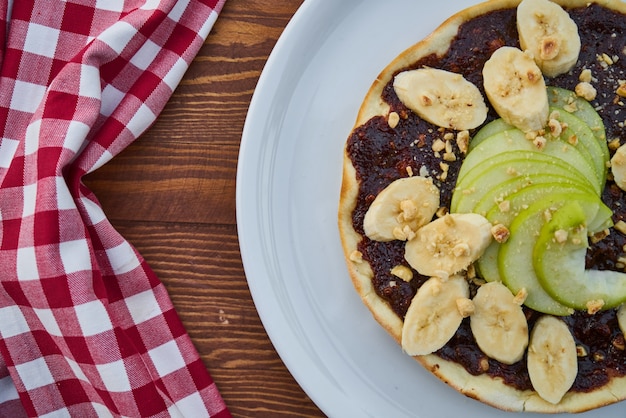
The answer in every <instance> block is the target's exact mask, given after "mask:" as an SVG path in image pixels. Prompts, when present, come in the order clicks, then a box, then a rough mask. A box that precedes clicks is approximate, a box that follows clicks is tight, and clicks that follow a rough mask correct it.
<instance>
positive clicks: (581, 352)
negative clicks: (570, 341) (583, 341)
mask: <svg viewBox="0 0 626 418" xmlns="http://www.w3.org/2000/svg"><path fill="white" fill-rule="evenodd" d="M588 354H589V353H588V352H587V349H586V348H585V347H584V346H582V345H577V346H576V355H577V356H578V357H587V355H588Z"/></svg>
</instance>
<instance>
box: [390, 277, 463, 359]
mask: <svg viewBox="0 0 626 418" xmlns="http://www.w3.org/2000/svg"><path fill="white" fill-rule="evenodd" d="M468 296H469V285H468V284H467V281H465V278H463V277H462V276H452V277H450V278H449V279H448V280H442V279H440V278H438V277H432V278H430V279H428V280H427V281H426V282H425V283H424V284H423V285H422V286H421V287H420V288H419V290H418V291H417V293H416V294H415V296H414V297H413V300H412V301H411V305H410V306H409V309H408V310H407V312H406V316H405V317H404V325H403V327H402V349H403V350H404V351H405V352H406V353H407V354H409V355H411V356H419V355H426V354H430V353H433V352H435V351H437V350H439V349H440V348H441V347H443V346H444V345H445V344H446V343H447V342H448V341H449V340H450V338H452V336H453V335H454V333H455V332H456V330H457V329H458V328H459V325H461V321H462V320H463V315H462V314H461V312H459V309H458V307H457V300H459V299H467V298H468Z"/></svg>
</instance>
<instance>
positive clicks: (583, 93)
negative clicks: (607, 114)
mask: <svg viewBox="0 0 626 418" xmlns="http://www.w3.org/2000/svg"><path fill="white" fill-rule="evenodd" d="M574 91H575V92H576V95H577V96H579V97H582V98H583V99H585V100H587V101H588V102H590V101H592V100H594V99H595V98H596V95H597V94H598V92H597V91H596V88H595V87H594V86H592V85H591V83H588V82H586V81H581V82H580V83H578V84H577V85H576V87H575V88H574Z"/></svg>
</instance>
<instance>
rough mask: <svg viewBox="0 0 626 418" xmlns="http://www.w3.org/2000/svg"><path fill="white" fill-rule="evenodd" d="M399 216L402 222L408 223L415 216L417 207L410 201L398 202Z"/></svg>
mask: <svg viewBox="0 0 626 418" xmlns="http://www.w3.org/2000/svg"><path fill="white" fill-rule="evenodd" d="M400 215H401V216H402V218H403V220H405V221H410V220H413V219H415V217H416V216H417V205H416V204H415V202H414V201H412V200H411V199H406V200H403V201H402V202H400Z"/></svg>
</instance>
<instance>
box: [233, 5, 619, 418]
mask: <svg viewBox="0 0 626 418" xmlns="http://www.w3.org/2000/svg"><path fill="white" fill-rule="evenodd" d="M472 3H475V1H472V0H462V1H461V0H439V1H430V0H429V1H422V0H385V1H381V0H342V1H336V0H306V1H305V3H304V5H303V6H302V7H301V8H300V10H299V11H298V12H297V13H296V15H295V16H294V18H293V19H292V21H291V22H290V24H289V25H288V27H287V28H286V30H285V31H284V33H283V35H282V36H281V38H280V40H279V41H278V43H277V45H276V47H275V49H274V51H273V52H272V54H271V57H270V59H269V60H268V62H267V65H266V67H265V69H264V71H263V74H262V76H261V78H260V80H259V84H258V86H257V89H256V91H255V94H254V97H253V100H252V103H251V105H250V110H249V113H248V117H247V120H246V124H245V128H244V133H243V138H242V144H241V151H240V157H239V166H238V173H237V222H238V230H239V239H240V245H241V252H242V257H243V262H244V267H245V271H246V275H247V278H248V283H249V287H250V290H251V292H252V296H253V298H254V301H255V304H256V307H257V309H258V311H259V315H260V317H261V319H262V321H263V324H264V326H265V328H266V330H267V332H268V334H269V336H270V338H271V340H272V342H273V344H274V346H275V347H276V350H277V351H278V353H279V354H280V356H281V358H282V360H283V361H284V362H285V364H286V366H287V367H288V368H289V370H290V371H291V373H292V374H293V376H294V377H295V379H296V380H297V381H298V383H299V384H300V385H301V386H302V388H303V389H304V390H305V391H306V393H307V394H308V395H309V396H310V397H311V398H312V399H313V401H314V402H315V403H316V404H317V405H318V406H319V407H320V409H322V411H324V413H325V414H327V415H328V416H331V417H360V416H363V417H395V418H400V417H417V418H437V417H459V416H468V417H478V416H480V417H484V418H490V417H505V416H511V415H512V414H510V413H505V412H502V411H499V410H496V409H494V408H491V407H488V406H486V405H483V404H481V403H479V402H477V401H474V400H472V399H469V398H466V397H465V396H463V395H461V394H459V393H457V392H456V391H454V390H453V389H451V388H449V387H448V386H447V385H445V384H443V383H442V382H440V381H439V380H438V379H437V378H435V377H433V376H432V375H430V374H429V373H428V372H426V371H425V370H423V369H422V367H421V366H420V365H419V364H418V363H417V362H415V361H414V360H413V359H411V358H410V357H409V356H407V355H405V354H403V353H402V351H401V350H400V347H399V346H397V345H396V343H395V342H394V341H393V340H392V339H391V337H389V336H388V335H387V334H386V332H385V331H384V330H383V329H382V328H381V327H380V326H379V325H378V324H377V323H376V322H375V321H374V319H372V317H371V315H370V313H369V311H368V310H367V309H366V308H365V306H364V305H363V304H362V303H361V300H360V298H359V296H358V295H357V294H356V292H355V291H354V289H353V287H352V283H351V281H350V279H349V276H348V273H347V270H346V267H345V263H344V259H343V256H342V250H341V245H340V240H339V234H338V231H337V204H338V199H339V189H340V181H341V168H342V150H343V146H344V142H345V140H346V138H347V136H348V134H349V132H350V129H351V127H352V125H353V123H354V120H355V118H356V113H357V110H358V108H359V106H360V104H361V101H362V98H363V97H364V95H365V93H366V92H367V89H368V88H369V86H370V84H371V83H372V81H373V80H374V79H375V77H376V75H377V74H378V73H379V72H380V71H381V70H382V69H383V68H384V67H385V66H386V65H387V64H388V63H389V62H390V61H391V60H392V59H393V58H394V57H395V56H396V55H397V54H398V53H400V52H401V51H403V50H404V49H406V48H407V47H409V46H410V45H411V44H413V43H414V42H416V41H418V40H419V39H421V38H423V37H424V36H426V35H427V34H428V33H430V32H431V31H432V30H433V29H435V27H436V26H437V25H438V24H439V23H441V22H443V21H444V20H445V19H446V18H447V17H448V16H450V15H451V14H453V13H454V12H456V11H458V10H460V9H461V8H464V7H466V6H468V5H470V4H472ZM621 406H622V407H623V405H621ZM618 410H619V406H617V405H614V406H611V407H607V408H604V409H602V410H601V412H600V411H595V412H591V413H587V414H579V415H577V418H583V417H591V416H598V414H600V413H601V414H602V416H603V417H605V418H617V417H618ZM519 415H526V414H519ZM619 416H620V417H621V416H623V411H622V412H621V415H619Z"/></svg>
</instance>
